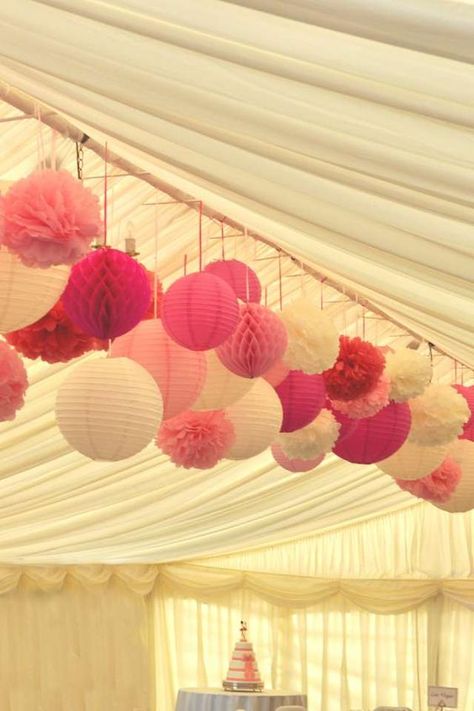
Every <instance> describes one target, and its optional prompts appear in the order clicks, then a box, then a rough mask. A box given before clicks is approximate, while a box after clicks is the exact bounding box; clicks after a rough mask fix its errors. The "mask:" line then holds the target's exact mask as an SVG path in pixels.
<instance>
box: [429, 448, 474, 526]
mask: <svg viewBox="0 0 474 711" xmlns="http://www.w3.org/2000/svg"><path fill="white" fill-rule="evenodd" d="M447 456H448V457H452V458H453V459H455V460H456V462H458V464H459V465H460V467H461V470H462V475H461V481H460V482H459V484H458V485H457V487H456V489H455V491H454V493H453V494H452V495H451V496H450V498H449V501H445V502H444V503H443V504H440V503H434V502H433V503H434V506H436V507H437V508H438V509H443V511H449V513H461V512H464V511H471V509H474V442H471V441H470V440H468V439H457V440H456V441H455V442H453V443H452V444H451V445H450V446H449V447H448V452H447Z"/></svg>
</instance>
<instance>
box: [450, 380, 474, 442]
mask: <svg viewBox="0 0 474 711" xmlns="http://www.w3.org/2000/svg"><path fill="white" fill-rule="evenodd" d="M453 387H454V389H455V390H457V392H458V393H459V394H460V395H462V396H463V398H464V399H465V401H466V402H467V404H468V407H469V410H470V412H471V416H470V418H469V419H468V421H467V422H466V424H465V425H464V427H463V430H462V433H461V434H460V435H459V439H470V440H471V442H472V441H474V385H471V386H470V387H466V386H464V385H454V386H453Z"/></svg>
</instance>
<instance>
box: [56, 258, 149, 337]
mask: <svg viewBox="0 0 474 711" xmlns="http://www.w3.org/2000/svg"><path fill="white" fill-rule="evenodd" d="M62 299H63V304H64V308H65V310H66V313H67V315H68V316H69V318H70V319H71V321H73V322H74V323H75V324H76V325H77V326H79V328H81V329H82V330H83V331H84V333H88V334H89V335H90V336H95V337H96V338H101V339H107V338H116V337H117V336H121V335H122V334H123V333H127V331H130V329H132V328H133V327H134V326H136V325H137V323H138V322H139V321H140V320H141V319H142V317H143V316H144V314H145V313H146V311H147V309H148V306H149V304H150V299H151V290H150V284H149V279H148V276H147V273H146V271H145V269H144V268H143V267H142V266H141V264H138V262H136V261H135V260H134V259H132V257H129V256H128V254H125V253H124V252H120V251H119V250H118V249H110V248H109V247H106V248H103V249H98V250H97V251H95V252H91V253H90V254H88V255H87V257H84V259H81V261H80V262H78V263H77V264H75V265H74V267H73V268H72V270H71V276H70V277H69V282H68V285H67V287H66V290H65V292H64V294H63V297H62Z"/></svg>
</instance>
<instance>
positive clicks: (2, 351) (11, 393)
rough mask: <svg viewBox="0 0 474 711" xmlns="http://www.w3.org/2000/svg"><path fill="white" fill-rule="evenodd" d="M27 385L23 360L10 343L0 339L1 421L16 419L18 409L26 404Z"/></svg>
mask: <svg viewBox="0 0 474 711" xmlns="http://www.w3.org/2000/svg"><path fill="white" fill-rule="evenodd" d="M27 387H28V378H27V375H26V370H25V366H24V365H23V361H22V360H21V358H20V357H19V356H18V354H17V353H16V351H15V350H14V349H13V348H11V346H9V345H8V343H4V342H3V341H0V421H2V422H3V421H4V420H14V419H15V415H16V412H17V410H19V409H20V408H22V407H23V405H24V404H25V401H24V395H25V391H26V388H27Z"/></svg>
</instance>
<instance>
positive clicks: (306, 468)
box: [272, 444, 325, 473]
mask: <svg viewBox="0 0 474 711" xmlns="http://www.w3.org/2000/svg"><path fill="white" fill-rule="evenodd" d="M272 455H273V459H274V460H275V462H276V463H277V464H279V465H280V467H282V468H283V469H286V470H287V471H288V472H293V473H297V472H310V471H311V470H312V469H316V467H317V466H318V465H319V464H321V462H322V461H323V459H324V457H325V455H324V454H320V455H319V457H315V458H313V459H290V457H288V456H287V455H286V454H285V452H284V451H283V449H282V448H281V447H280V445H279V444H272Z"/></svg>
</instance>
